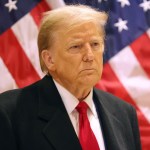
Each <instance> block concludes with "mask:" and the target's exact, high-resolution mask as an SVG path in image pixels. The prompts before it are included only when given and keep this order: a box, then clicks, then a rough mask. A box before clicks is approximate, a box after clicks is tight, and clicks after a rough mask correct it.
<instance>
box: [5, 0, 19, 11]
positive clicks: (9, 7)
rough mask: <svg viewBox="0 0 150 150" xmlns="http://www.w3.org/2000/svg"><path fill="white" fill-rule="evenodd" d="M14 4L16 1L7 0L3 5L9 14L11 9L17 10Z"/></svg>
mask: <svg viewBox="0 0 150 150" xmlns="http://www.w3.org/2000/svg"><path fill="white" fill-rule="evenodd" d="M16 3H17V0H15V1H12V0H9V1H8V3H6V4H5V7H8V9H9V12H11V11H12V10H13V9H14V10H17V9H18V8H17V6H16Z"/></svg>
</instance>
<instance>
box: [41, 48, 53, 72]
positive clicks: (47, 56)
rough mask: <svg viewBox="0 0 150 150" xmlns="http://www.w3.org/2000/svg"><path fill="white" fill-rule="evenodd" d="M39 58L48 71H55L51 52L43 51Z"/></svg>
mask: <svg viewBox="0 0 150 150" xmlns="http://www.w3.org/2000/svg"><path fill="white" fill-rule="evenodd" d="M41 56H42V59H43V61H44V63H45V65H46V67H47V68H48V70H49V71H55V65H54V61H53V55H52V52H51V51H50V50H43V51H42V53H41Z"/></svg>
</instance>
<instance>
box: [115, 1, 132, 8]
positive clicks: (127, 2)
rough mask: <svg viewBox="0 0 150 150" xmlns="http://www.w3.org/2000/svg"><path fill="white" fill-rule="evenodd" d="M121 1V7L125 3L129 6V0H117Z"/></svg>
mask: <svg viewBox="0 0 150 150" xmlns="http://www.w3.org/2000/svg"><path fill="white" fill-rule="evenodd" d="M117 1H118V2H120V3H121V7H122V8H123V7H124V6H125V5H127V6H130V2H129V0H117Z"/></svg>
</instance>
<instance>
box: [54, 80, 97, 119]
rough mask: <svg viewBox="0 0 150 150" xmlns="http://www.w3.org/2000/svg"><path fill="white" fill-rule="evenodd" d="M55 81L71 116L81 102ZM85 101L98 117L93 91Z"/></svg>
mask: <svg viewBox="0 0 150 150" xmlns="http://www.w3.org/2000/svg"><path fill="white" fill-rule="evenodd" d="M53 81H54V83H55V85H56V87H57V90H58V92H59V94H60V96H61V98H62V101H63V103H64V105H65V108H66V110H67V112H68V114H71V113H72V112H73V111H74V110H75V108H76V106H77V105H78V103H79V100H78V99H77V98H76V97H75V96H74V95H72V94H71V93H70V92H69V91H68V90H67V89H65V88H64V87H63V86H61V85H60V84H59V83H58V82H57V81H55V80H54V79H53ZM84 101H85V102H86V103H87V105H88V106H89V109H90V110H91V112H92V114H93V115H94V116H95V117H97V113H96V109H95V105H94V102H93V89H92V90H91V91H90V94H89V95H88V96H87V97H86V98H85V99H84Z"/></svg>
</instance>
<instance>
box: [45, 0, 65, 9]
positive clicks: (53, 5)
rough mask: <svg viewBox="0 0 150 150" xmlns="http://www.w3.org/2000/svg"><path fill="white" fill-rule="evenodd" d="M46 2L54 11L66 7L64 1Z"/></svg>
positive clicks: (47, 0)
mask: <svg viewBox="0 0 150 150" xmlns="http://www.w3.org/2000/svg"><path fill="white" fill-rule="evenodd" d="M46 2H47V4H48V5H49V6H50V8H52V9H56V8H59V7H63V6H65V2H64V1H63V0H46Z"/></svg>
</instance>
